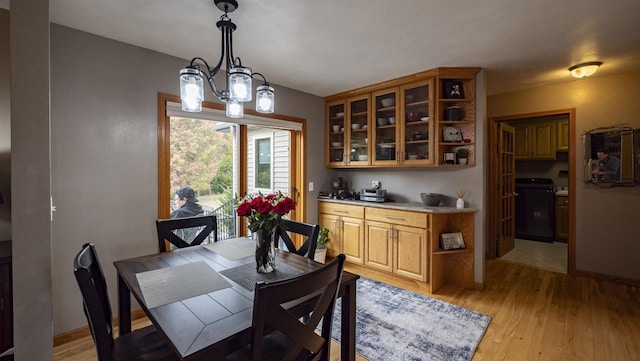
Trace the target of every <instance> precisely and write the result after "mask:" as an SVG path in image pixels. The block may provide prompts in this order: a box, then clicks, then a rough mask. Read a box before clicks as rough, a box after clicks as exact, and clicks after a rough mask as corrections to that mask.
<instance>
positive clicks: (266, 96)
mask: <svg viewBox="0 0 640 361" xmlns="http://www.w3.org/2000/svg"><path fill="white" fill-rule="evenodd" d="M214 3H215V4H216V6H217V7H218V9H220V10H222V11H223V12H224V14H223V15H222V16H221V17H220V20H219V21H218V22H217V23H216V25H217V27H218V29H219V30H220V32H221V33H222V49H221V54H220V60H219V61H218V64H216V66H215V67H210V66H209V64H208V63H207V62H206V61H205V60H204V59H202V58H200V57H196V58H193V59H192V60H191V64H189V66H187V67H186V68H184V69H182V70H180V98H181V100H182V110H184V111H187V112H200V111H202V101H203V100H204V81H205V79H206V82H207V83H208V84H209V87H210V88H211V92H213V94H214V95H215V96H217V97H218V99H220V101H222V102H224V103H226V115H227V116H228V117H230V118H242V117H243V116H244V109H243V108H244V106H243V103H246V102H250V101H251V100H252V84H251V83H252V79H253V77H255V76H257V77H261V78H262V80H263V81H264V82H263V84H262V85H260V86H258V88H257V89H256V111H258V112H259V113H273V112H274V110H275V109H274V104H275V91H274V90H273V87H271V86H270V85H269V82H267V79H266V78H265V77H264V75H262V74H260V73H254V72H252V70H251V68H248V67H244V66H242V62H241V61H240V58H239V57H234V56H233V48H232V44H233V40H232V33H233V31H234V30H235V29H236V25H235V24H234V23H233V22H231V19H229V17H228V16H227V13H229V12H233V11H234V10H235V9H237V8H238V3H237V1H236V0H214ZM223 65H224V66H225V69H226V70H225V77H226V88H219V87H218V86H217V85H216V83H215V79H214V77H215V75H216V74H217V73H218V72H219V71H220V70H221V69H222V66H223Z"/></svg>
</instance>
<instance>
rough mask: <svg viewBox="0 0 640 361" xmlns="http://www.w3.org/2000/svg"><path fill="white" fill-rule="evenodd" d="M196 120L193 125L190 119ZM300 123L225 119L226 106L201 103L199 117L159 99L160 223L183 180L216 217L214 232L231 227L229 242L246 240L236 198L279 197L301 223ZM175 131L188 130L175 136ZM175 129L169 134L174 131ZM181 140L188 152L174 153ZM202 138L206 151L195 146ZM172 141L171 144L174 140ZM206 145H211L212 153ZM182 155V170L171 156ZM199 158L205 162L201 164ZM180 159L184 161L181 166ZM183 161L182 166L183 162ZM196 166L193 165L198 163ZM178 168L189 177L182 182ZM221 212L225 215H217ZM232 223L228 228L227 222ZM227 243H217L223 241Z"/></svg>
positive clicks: (176, 102)
mask: <svg viewBox="0 0 640 361" xmlns="http://www.w3.org/2000/svg"><path fill="white" fill-rule="evenodd" d="M194 117H195V118H196V119H193V118H194ZM305 124H306V121H305V120H304V119H299V118H293V117H286V116H282V115H269V116H262V115H261V116H258V115H257V114H252V112H251V111H249V110H248V111H246V112H245V117H244V118H241V119H230V118H225V117H224V105H223V104H217V103H211V102H204V103H203V112H202V113H185V112H182V111H181V108H180V98H179V97H177V96H173V95H169V94H162V93H159V94H158V218H161V219H166V218H169V216H170V214H171V200H172V195H173V193H174V192H175V191H176V189H175V188H176V187H177V186H178V184H180V186H183V185H184V184H183V183H184V182H185V179H187V180H186V181H187V182H189V183H193V184H196V185H197V194H198V195H203V196H201V198H202V200H204V201H205V204H204V206H208V207H210V208H212V211H214V212H213V213H216V215H217V216H218V229H219V232H218V233H220V229H221V221H224V224H222V228H223V229H225V227H226V226H227V225H228V224H227V223H229V224H233V225H234V226H233V227H226V228H232V229H229V230H228V232H229V236H242V235H246V224H245V223H244V222H245V219H244V218H242V217H237V215H236V214H235V197H237V196H238V195H239V196H242V195H244V194H247V193H251V192H256V191H261V192H262V193H265V194H266V193H272V192H275V191H281V192H282V193H284V194H287V195H289V196H290V197H291V198H292V199H293V200H294V201H295V203H296V210H294V211H292V212H291V213H290V217H291V219H294V220H300V221H303V220H304V218H305V216H306V212H305V209H306V197H305V194H304V193H303V192H300V191H298V190H300V189H303V187H302V185H303V184H305V182H306V172H305V171H304V170H305V169H306V168H305V159H306V155H305V153H306V149H305V143H304V139H305V132H306V129H305V128H306V127H305ZM176 126H178V127H182V128H184V127H187V126H188V128H189V129H187V131H183V132H182V133H179V132H177V131H176ZM172 129H173V130H172ZM175 136H180V137H185V138H187V139H185V140H186V141H185V142H182V143H183V145H184V147H185V148H191V147H193V148H195V151H190V150H189V151H187V150H186V149H179V148H177V147H176V144H175V142H172V138H175ZM194 137H203V138H206V139H205V140H204V142H203V143H204V145H198V144H199V143H196V142H193V141H192V139H193V138H194ZM174 140H175V139H174ZM206 143H209V144H211V146H210V147H207V146H206ZM179 151H181V152H182V153H183V154H185V157H183V158H184V159H186V160H187V163H188V164H186V165H185V164H183V165H180V164H179V163H178V162H179V161H176V160H172V156H173V155H174V154H175V153H177V152H179ZM200 158H203V159H200ZM184 159H183V160H184ZM183 160H181V161H183ZM196 161H197V162H196ZM178 168H182V169H188V170H189V171H190V172H191V173H192V174H191V175H190V176H189V177H188V178H185V177H184V176H183V175H184V174H182V173H181V174H178V173H177V172H176V170H177V169H178ZM225 205H226V206H227V207H226V208H225V211H224V212H225V213H224V215H222V216H220V215H218V213H217V212H215V210H220V207H223V206H225ZM230 217H231V218H233V219H232V222H231V219H230ZM224 238H228V237H219V239H224Z"/></svg>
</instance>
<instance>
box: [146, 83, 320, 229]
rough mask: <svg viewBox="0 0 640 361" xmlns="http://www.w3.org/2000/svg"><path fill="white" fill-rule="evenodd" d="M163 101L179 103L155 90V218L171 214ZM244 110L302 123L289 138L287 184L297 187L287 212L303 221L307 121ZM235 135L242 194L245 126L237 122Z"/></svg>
mask: <svg viewBox="0 0 640 361" xmlns="http://www.w3.org/2000/svg"><path fill="white" fill-rule="evenodd" d="M167 102H176V103H180V102H181V100H180V97H179V96H177V95H173V94H167V93H158V218H161V219H166V218H169V216H170V214H171V209H170V206H169V204H170V203H171V199H170V196H171V195H170V188H171V185H170V181H169V168H170V145H169V139H170V134H169V120H170V117H169V116H167ZM202 105H203V107H207V108H212V109H218V110H224V109H225V105H224V104H220V103H215V102H209V101H205V102H203V104H202ZM245 113H246V114H251V115H255V116H260V117H263V118H270V119H280V120H286V121H290V122H296V123H300V124H302V130H300V131H293V132H292V136H291V141H290V143H291V144H290V154H291V156H292V157H295V158H294V159H296V161H295V162H292V163H291V167H290V169H289V177H290V179H292V181H291V184H292V186H293V187H295V188H296V189H297V190H298V191H297V192H296V199H294V200H295V201H296V209H295V210H294V211H292V212H291V219H293V220H297V221H301V222H305V221H306V216H307V212H306V208H307V194H306V192H304V189H305V187H304V185H305V184H307V171H306V169H307V165H306V162H307V157H306V154H307V145H306V141H305V139H306V136H307V121H306V119H302V118H296V117H291V116H286V115H281V114H260V113H258V112H256V111H255V110H251V109H245ZM239 128H240V131H239V137H240V144H244V145H245V146H243V147H240V149H239V153H238V156H239V159H240V166H239V167H238V177H239V182H240V184H239V185H238V186H239V192H240V194H244V192H246V190H247V147H246V144H247V141H248V139H247V126H246V125H240V127H239ZM240 222H241V223H240V230H241V231H243V230H244V229H246V224H244V222H245V219H244V218H240Z"/></svg>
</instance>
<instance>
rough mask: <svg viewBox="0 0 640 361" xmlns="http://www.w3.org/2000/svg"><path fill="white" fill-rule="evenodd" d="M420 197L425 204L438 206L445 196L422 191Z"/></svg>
mask: <svg viewBox="0 0 640 361" xmlns="http://www.w3.org/2000/svg"><path fill="white" fill-rule="evenodd" d="M420 198H421V199H422V203H423V204H424V205H425V206H431V207H433V206H437V205H439V204H440V202H442V199H443V198H444V196H443V195H442V194H440V193H420Z"/></svg>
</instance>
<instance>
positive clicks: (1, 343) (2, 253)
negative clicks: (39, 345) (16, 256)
mask: <svg viewBox="0 0 640 361" xmlns="http://www.w3.org/2000/svg"><path fill="white" fill-rule="evenodd" d="M11 284H12V280H11V241H0V327H2V331H1V332H0V353H2V352H4V351H6V350H7V349H9V348H11V347H13V292H12V286H11Z"/></svg>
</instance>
